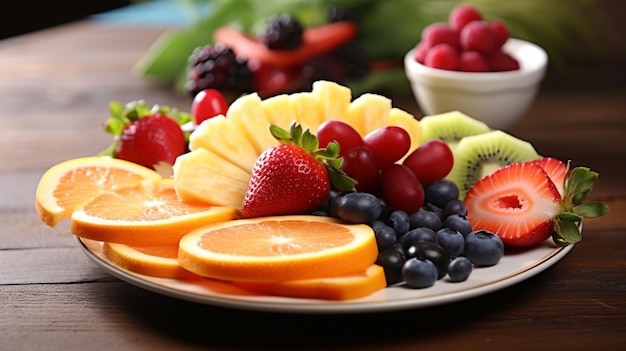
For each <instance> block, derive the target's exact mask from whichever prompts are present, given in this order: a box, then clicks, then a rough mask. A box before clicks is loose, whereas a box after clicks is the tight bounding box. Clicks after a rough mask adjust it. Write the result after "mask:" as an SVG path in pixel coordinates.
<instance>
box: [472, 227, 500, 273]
mask: <svg viewBox="0 0 626 351" xmlns="http://www.w3.org/2000/svg"><path fill="white" fill-rule="evenodd" d="M465 256H466V257H467V258H469V259H470V261H472V262H473V263H474V264H475V265H477V266H481V267H486V266H493V265H495V264H497V263H498V262H500V259H501V258H502V256H504V243H503V242H502V239H500V237H499V236H497V235H496V234H494V233H492V232H490V231H488V230H476V231H473V232H470V233H469V234H467V236H466V237H465Z"/></svg>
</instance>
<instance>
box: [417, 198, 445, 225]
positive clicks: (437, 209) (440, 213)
mask: <svg viewBox="0 0 626 351" xmlns="http://www.w3.org/2000/svg"><path fill="white" fill-rule="evenodd" d="M422 208H423V209H425V210H428V211H432V212H435V214H436V215H437V216H439V219H441V220H442V221H443V220H444V219H445V217H444V216H443V209H441V208H440V207H437V206H435V205H433V204H431V203H430V202H424V205H422Z"/></svg>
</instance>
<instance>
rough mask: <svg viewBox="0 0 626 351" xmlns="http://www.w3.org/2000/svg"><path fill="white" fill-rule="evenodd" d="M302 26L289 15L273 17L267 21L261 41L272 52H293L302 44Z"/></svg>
mask: <svg viewBox="0 0 626 351" xmlns="http://www.w3.org/2000/svg"><path fill="white" fill-rule="evenodd" d="M302 32H304V28H303V27H302V24H300V22H299V21H298V20H297V19H296V18H295V17H293V16H291V15H289V14H286V13H284V14H281V15H280V16H277V15H272V16H270V17H269V18H268V19H267V22H266V24H265V31H264V32H263V34H262V35H261V37H260V39H261V42H262V43H263V44H265V46H267V47H268V48H270V49H272V50H291V49H295V48H297V47H298V46H300V44H301V43H302Z"/></svg>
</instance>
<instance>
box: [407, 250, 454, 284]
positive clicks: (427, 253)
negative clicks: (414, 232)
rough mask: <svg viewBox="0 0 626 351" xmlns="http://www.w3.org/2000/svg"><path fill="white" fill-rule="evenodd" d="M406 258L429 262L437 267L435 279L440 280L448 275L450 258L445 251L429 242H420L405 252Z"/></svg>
mask: <svg viewBox="0 0 626 351" xmlns="http://www.w3.org/2000/svg"><path fill="white" fill-rule="evenodd" d="M405 253H406V255H405V256H406V258H407V259H409V258H413V257H415V258H419V259H424V260H429V261H431V262H432V263H433V264H434V265H435V267H437V278H438V279H441V278H443V277H444V276H445V275H446V274H447V273H448V264H450V256H449V255H448V253H447V252H446V250H445V249H444V248H443V247H441V246H439V245H437V244H435V243H432V242H429V241H420V242H417V243H415V244H413V245H411V246H410V247H409V248H407V249H406V250H405Z"/></svg>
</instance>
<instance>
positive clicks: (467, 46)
mask: <svg viewBox="0 0 626 351" xmlns="http://www.w3.org/2000/svg"><path fill="white" fill-rule="evenodd" d="M496 41H497V39H496V34H495V33H494V32H493V31H492V30H491V27H489V24H487V22H484V21H472V22H470V23H468V24H467V25H466V26H465V27H463V29H462V30H461V33H460V42H461V47H462V48H463V50H467V51H470V50H471V51H478V52H480V53H481V54H485V55H488V54H490V53H492V52H493V51H494V50H496Z"/></svg>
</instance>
